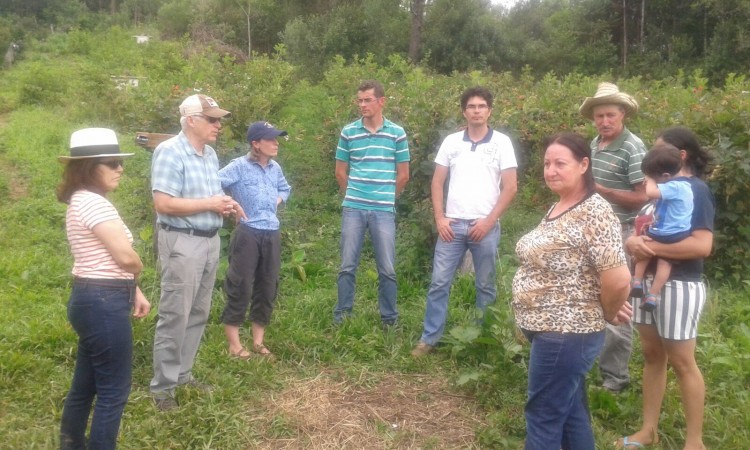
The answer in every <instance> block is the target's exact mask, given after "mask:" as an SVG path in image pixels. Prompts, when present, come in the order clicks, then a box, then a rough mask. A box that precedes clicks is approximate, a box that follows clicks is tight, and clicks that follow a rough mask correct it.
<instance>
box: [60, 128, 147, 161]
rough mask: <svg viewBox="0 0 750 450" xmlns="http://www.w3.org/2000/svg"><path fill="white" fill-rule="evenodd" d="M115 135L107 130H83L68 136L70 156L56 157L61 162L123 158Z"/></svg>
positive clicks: (131, 154)
mask: <svg viewBox="0 0 750 450" xmlns="http://www.w3.org/2000/svg"><path fill="white" fill-rule="evenodd" d="M133 155H135V153H121V152H120V144H119V143H118V142H117V135H116V134H115V132H114V131H112V130H110V129H109V128H84V129H82V130H78V131H74V132H73V134H71V135H70V155H64V156H58V158H57V159H58V160H60V161H62V162H66V161H72V160H77V159H88V158H108V157H109V158H123V157H125V156H133Z"/></svg>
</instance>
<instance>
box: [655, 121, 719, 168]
mask: <svg viewBox="0 0 750 450" xmlns="http://www.w3.org/2000/svg"><path fill="white" fill-rule="evenodd" d="M656 137H657V138H661V140H662V141H664V142H666V143H668V144H672V145H674V146H675V147H677V148H678V149H680V150H685V153H687V156H686V157H685V163H684V164H685V165H686V166H688V167H690V169H691V170H692V172H693V175H695V176H696V177H698V178H704V177H705V176H706V175H708V174H710V173H711V171H712V170H713V167H712V163H713V159H714V158H713V156H711V154H710V153H709V152H708V151H707V150H706V149H704V148H703V147H701V145H700V144H699V143H698V138H697V137H696V136H695V133H693V132H692V131H690V129H689V128H686V127H679V126H678V127H670V128H667V129H665V130H662V132H661V133H659V134H658V135H657V136H656Z"/></svg>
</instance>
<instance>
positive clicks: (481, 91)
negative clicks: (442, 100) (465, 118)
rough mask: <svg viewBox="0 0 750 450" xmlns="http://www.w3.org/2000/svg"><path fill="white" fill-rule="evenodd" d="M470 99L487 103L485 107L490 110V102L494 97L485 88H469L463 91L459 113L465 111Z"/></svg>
mask: <svg viewBox="0 0 750 450" xmlns="http://www.w3.org/2000/svg"><path fill="white" fill-rule="evenodd" d="M472 97H481V98H483V99H484V101H485V102H487V106H489V107H490V108H492V101H493V100H494V99H495V97H494V96H493V95H492V92H490V90H489V89H487V88H485V87H482V86H474V87H470V88H469V89H467V90H465V91H464V93H463V94H461V111H465V110H466V105H467V104H468V103H469V100H470V99H471V98H472Z"/></svg>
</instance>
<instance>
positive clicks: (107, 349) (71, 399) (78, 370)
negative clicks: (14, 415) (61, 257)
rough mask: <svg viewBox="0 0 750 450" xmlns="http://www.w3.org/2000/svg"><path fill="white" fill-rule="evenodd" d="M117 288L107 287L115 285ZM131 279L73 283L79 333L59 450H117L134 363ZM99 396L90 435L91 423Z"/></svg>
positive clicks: (72, 309)
mask: <svg viewBox="0 0 750 450" xmlns="http://www.w3.org/2000/svg"><path fill="white" fill-rule="evenodd" d="M110 282H111V284H112V285H109V286H108V285H106V284H107V283H110ZM134 293H135V284H134V283H133V282H132V281H127V280H90V281H79V280H77V281H76V282H75V283H74V284H73V291H72V292H71V295H70V300H69V302H68V320H69V321H70V324H71V325H72V326H73V329H74V330H75V331H76V333H77V334H78V353H77V356H76V366H75V372H74V374H73V383H72V385H71V387H70V391H69V392H68V395H67V396H66V397H65V406H64V407H63V413H62V423H61V425H60V448H62V449H66V450H72V449H85V448H88V449H114V448H115V445H116V443H117V433H118V432H119V430H120V420H121V418H122V412H123V410H124V409H125V404H126V403H127V402H128V395H129V394H130V384H131V371H132V364H133V332H132V328H131V324H130V310H131V307H132V304H131V298H132V296H133V294H134ZM94 398H96V405H95V407H94V416H93V419H92V420H91V431H90V433H89V440H88V444H87V442H86V425H87V423H88V418H89V414H90V413H91V406H92V404H93V402H94Z"/></svg>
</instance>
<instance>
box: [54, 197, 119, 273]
mask: <svg viewBox="0 0 750 450" xmlns="http://www.w3.org/2000/svg"><path fill="white" fill-rule="evenodd" d="M111 220H114V221H117V222H118V223H119V224H121V225H122V228H123V230H124V231H125V235H126V236H127V238H128V241H130V243H131V244H132V243H133V235H132V234H130V230H129V229H128V227H127V226H126V225H125V223H124V222H123V221H122V219H121V218H120V215H119V214H118V213H117V210H116V209H115V207H114V206H112V203H110V202H109V200H107V199H106V198H104V197H102V196H101V195H99V194H96V193H94V192H91V191H86V190H80V191H75V192H74V193H73V196H72V197H71V198H70V204H69V205H68V210H67V212H66V214H65V228H66V231H67V235H68V243H69V245H70V252H71V253H72V254H73V260H74V263H73V271H72V272H73V276H75V277H80V278H99V279H101V278H106V279H118V280H119V279H123V280H132V279H133V278H134V276H133V274H132V273H129V272H126V271H125V270H123V269H122V267H120V265H119V264H117V261H115V259H114V258H113V257H112V254H111V253H109V250H107V247H106V246H105V245H104V242H102V241H101V240H100V239H99V238H98V237H97V236H96V235H95V234H94V231H93V230H94V227H95V226H97V225H99V224H100V223H103V222H108V221H111Z"/></svg>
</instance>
